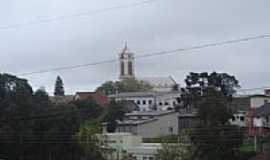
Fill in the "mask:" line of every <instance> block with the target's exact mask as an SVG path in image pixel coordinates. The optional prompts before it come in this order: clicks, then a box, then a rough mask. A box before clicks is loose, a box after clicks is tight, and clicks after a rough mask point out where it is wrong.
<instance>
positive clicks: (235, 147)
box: [189, 88, 243, 160]
mask: <svg viewBox="0 0 270 160" xmlns="http://www.w3.org/2000/svg"><path fill="white" fill-rule="evenodd" d="M227 102H228V101H227V99H226V98H225V96H224V95H223V94H222V93H221V92H219V91H217V90H215V89H213V88H208V90H207V91H205V96H204V97H202V100H201V102H200V106H199V111H198V117H199V119H200V122H201V123H200V125H199V126H198V127H196V128H194V129H193V131H192V132H191V133H190V135H189V136H190V139H191V141H192V144H193V150H192V151H191V152H192V154H191V155H192V156H191V159H194V160H214V159H215V160H216V159H217V160H231V159H236V158H237V157H238V155H239V147H240V145H241V144H242V142H243V132H242V131H241V130H240V129H239V128H238V127H235V126H231V125H229V124H228V120H229V119H230V118H231V117H232V113H231V112H230V110H229V109H228V107H227Z"/></svg>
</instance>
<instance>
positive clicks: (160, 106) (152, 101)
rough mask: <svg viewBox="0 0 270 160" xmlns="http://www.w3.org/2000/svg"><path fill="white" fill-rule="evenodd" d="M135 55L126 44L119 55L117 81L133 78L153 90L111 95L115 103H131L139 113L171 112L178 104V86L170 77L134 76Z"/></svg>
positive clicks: (179, 94)
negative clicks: (152, 111)
mask: <svg viewBox="0 0 270 160" xmlns="http://www.w3.org/2000/svg"><path fill="white" fill-rule="evenodd" d="M134 55H135V54H134V53H132V52H131V51H130V50H129V49H128V47H127V44H126V45H125V47H124V49H123V50H122V52H121V53H120V54H119V62H120V64H119V66H120V76H119V79H120V80H123V79H129V78H135V79H137V80H141V81H144V82H146V83H148V84H150V85H151V86H152V87H153V88H152V90H151V91H147V92H128V93H117V94H115V95H111V96H110V98H113V99H115V100H116V101H131V102H133V103H135V104H136V105H137V106H138V107H139V110H140V111H151V110H160V111H164V110H171V109H173V108H174V107H175V106H176V105H178V104H179V101H178V98H179V97H180V96H181V92H180V91H179V89H178V84H177V83H176V81H175V80H174V79H173V78H172V77H171V76H168V77H147V78H140V77H139V78H138V77H136V76H135V59H136V58H135V56H134Z"/></svg>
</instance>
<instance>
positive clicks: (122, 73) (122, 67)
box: [121, 62, 125, 76]
mask: <svg viewBox="0 0 270 160" xmlns="http://www.w3.org/2000/svg"><path fill="white" fill-rule="evenodd" d="M121 75H122V76H123V75H125V64H124V62H121Z"/></svg>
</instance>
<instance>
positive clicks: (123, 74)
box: [119, 42, 135, 79]
mask: <svg viewBox="0 0 270 160" xmlns="http://www.w3.org/2000/svg"><path fill="white" fill-rule="evenodd" d="M119 62H120V77H119V78H120V79H125V78H134V77H135V74H134V53H132V52H130V51H129V49H128V47H127V42H126V44H125V47H124V49H123V50H122V52H121V53H120V56H119Z"/></svg>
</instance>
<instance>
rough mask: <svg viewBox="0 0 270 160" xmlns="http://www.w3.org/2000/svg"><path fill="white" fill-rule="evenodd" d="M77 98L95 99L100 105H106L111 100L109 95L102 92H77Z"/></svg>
mask: <svg viewBox="0 0 270 160" xmlns="http://www.w3.org/2000/svg"><path fill="white" fill-rule="evenodd" d="M74 99H75V100H85V99H93V100H95V101H96V103H97V104H98V105H100V106H103V107H104V106H106V105H107V104H108V102H109V100H108V97H107V96H106V95H104V94H103V93H102V92H99V91H97V92H77V93H76V94H75V97H74Z"/></svg>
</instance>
